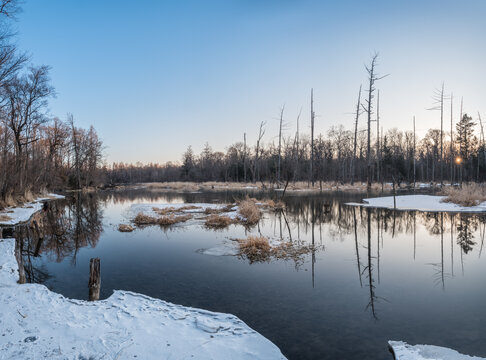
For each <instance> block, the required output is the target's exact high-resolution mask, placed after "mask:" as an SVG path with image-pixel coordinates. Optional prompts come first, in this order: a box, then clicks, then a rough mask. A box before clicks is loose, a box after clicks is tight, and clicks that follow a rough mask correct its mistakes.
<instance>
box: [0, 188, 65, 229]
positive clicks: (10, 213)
mask: <svg viewBox="0 0 486 360" xmlns="http://www.w3.org/2000/svg"><path fill="white" fill-rule="evenodd" d="M56 199H64V196H63V195H57V194H48V195H47V196H46V197H39V198H37V199H35V200H34V201H32V202H29V203H25V204H24V205H23V206H21V207H9V208H6V209H3V210H1V211H0V225H16V224H19V223H22V222H25V221H27V220H29V219H30V217H31V216H32V215H34V214H35V213H36V212H37V211H39V210H41V209H42V202H44V201H47V200H56Z"/></svg>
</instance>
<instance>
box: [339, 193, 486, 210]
mask: <svg viewBox="0 0 486 360" xmlns="http://www.w3.org/2000/svg"><path fill="white" fill-rule="evenodd" d="M444 198H445V196H434V195H401V196H397V197H396V209H397V210H418V211H428V212H440V211H444V212H485V211H486V202H483V203H481V204H479V205H478V206H461V205H457V204H453V203H445V202H442V200H443V199H444ZM347 205H353V206H363V207H372V208H385V209H393V208H394V203H393V196H385V197H377V198H370V199H363V203H347Z"/></svg>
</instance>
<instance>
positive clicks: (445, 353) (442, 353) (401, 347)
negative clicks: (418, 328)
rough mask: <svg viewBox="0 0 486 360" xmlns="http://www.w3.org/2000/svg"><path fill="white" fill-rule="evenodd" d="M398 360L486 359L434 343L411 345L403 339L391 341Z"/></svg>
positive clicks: (390, 343)
mask: <svg viewBox="0 0 486 360" xmlns="http://www.w3.org/2000/svg"><path fill="white" fill-rule="evenodd" d="M388 344H389V345H390V347H391V348H392V349H393V352H394V353H395V358H396V360H485V359H484V358H480V357H477V356H468V355H463V354H460V353H458V352H457V351H455V350H452V349H448V348H445V347H440V346H434V345H409V344H407V343H406V342H403V341H389V342H388Z"/></svg>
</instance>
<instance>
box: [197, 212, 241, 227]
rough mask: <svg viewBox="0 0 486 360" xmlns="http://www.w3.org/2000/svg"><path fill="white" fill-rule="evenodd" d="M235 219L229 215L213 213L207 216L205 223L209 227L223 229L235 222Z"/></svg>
mask: <svg viewBox="0 0 486 360" xmlns="http://www.w3.org/2000/svg"><path fill="white" fill-rule="evenodd" d="M234 222H235V221H234V220H233V219H232V218H230V217H229V216H224V215H218V214H211V215H209V216H208V217H207V218H206V221H205V222H204V225H205V226H206V227H208V228H213V229H223V228H225V227H228V226H229V225H231V224H233V223H234Z"/></svg>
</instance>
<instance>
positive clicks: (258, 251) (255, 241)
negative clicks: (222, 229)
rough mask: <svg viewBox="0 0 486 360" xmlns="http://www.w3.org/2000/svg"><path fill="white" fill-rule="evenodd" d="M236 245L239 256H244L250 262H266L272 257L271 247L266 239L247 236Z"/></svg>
mask: <svg viewBox="0 0 486 360" xmlns="http://www.w3.org/2000/svg"><path fill="white" fill-rule="evenodd" d="M238 243H239V245H240V254H241V255H244V256H246V257H247V258H248V260H250V262H254V261H267V260H269V259H270V256H271V255H272V247H271V246H270V243H269V242H268V238H266V237H264V236H248V238H246V239H241V240H238Z"/></svg>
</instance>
